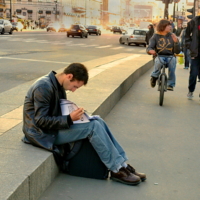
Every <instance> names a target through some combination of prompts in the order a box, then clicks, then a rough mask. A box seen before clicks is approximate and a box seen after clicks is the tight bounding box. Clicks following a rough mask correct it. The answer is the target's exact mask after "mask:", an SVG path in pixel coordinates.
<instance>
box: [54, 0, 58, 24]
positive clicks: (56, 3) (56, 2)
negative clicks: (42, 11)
mask: <svg viewBox="0 0 200 200" xmlns="http://www.w3.org/2000/svg"><path fill="white" fill-rule="evenodd" d="M54 3H55V5H56V11H55V20H56V21H57V5H58V1H57V0H55V1H54Z"/></svg>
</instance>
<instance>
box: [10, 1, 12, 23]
mask: <svg viewBox="0 0 200 200" xmlns="http://www.w3.org/2000/svg"><path fill="white" fill-rule="evenodd" d="M10 22H12V0H10Z"/></svg>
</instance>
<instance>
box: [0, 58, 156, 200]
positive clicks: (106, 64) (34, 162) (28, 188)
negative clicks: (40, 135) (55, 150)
mask: <svg viewBox="0 0 200 200" xmlns="http://www.w3.org/2000/svg"><path fill="white" fill-rule="evenodd" d="M112 59H113V58H112ZM83 64H85V65H86V66H87V67H88V69H89V70H90V71H89V74H90V80H89V84H88V85H87V86H86V87H83V88H81V89H80V90H78V91H77V92H76V93H68V99H70V100H72V101H74V102H76V104H77V105H81V106H83V107H84V108H87V111H88V112H89V113H91V114H99V115H101V116H102V117H103V118H104V117H105V116H106V115H107V114H108V113H109V112H110V111H111V109H112V108H113V107H114V106H115V104H116V103H117V102H118V101H119V99H120V98H121V97H122V96H123V95H124V94H125V93H126V92H127V91H128V90H129V88H130V87H131V86H132V84H133V83H134V82H135V81H136V80H137V79H138V78H139V77H140V76H141V75H142V74H143V73H145V72H146V71H147V70H148V69H149V68H150V67H152V61H151V57H150V56H148V55H140V54H137V55H132V54H120V55H116V56H115V58H114V60H111V59H110V57H108V58H106V57H104V58H102V59H96V60H92V61H88V62H85V63H83ZM94 66H96V67H94ZM92 67H94V68H92ZM61 70H62V69H60V70H59V71H61ZM32 82H34V80H33V81H30V82H28V83H26V84H23V85H20V86H19V87H16V88H13V89H11V90H9V91H6V92H4V93H2V94H0V124H1V128H0V150H1V151H0V156H1V161H0V182H1V183H3V184H1V188H0V199H1V200H6V199H9V200H28V199H31V200H36V199H38V198H39V197H40V196H41V195H42V194H43V192H44V191H45V190H46V189H47V187H48V186H49V185H50V184H51V183H52V182H53V180H54V179H55V177H56V176H57V175H58V169H57V166H56V164H55V162H54V158H53V155H52V154H51V153H50V152H47V151H45V150H43V149H39V148H36V147H33V146H31V145H26V144H24V143H22V142H21V137H22V136H23V133H22V130H21V129H22V105H23V100H24V96H25V94H26V92H27V90H28V88H29V86H30V85H31V84H32Z"/></svg>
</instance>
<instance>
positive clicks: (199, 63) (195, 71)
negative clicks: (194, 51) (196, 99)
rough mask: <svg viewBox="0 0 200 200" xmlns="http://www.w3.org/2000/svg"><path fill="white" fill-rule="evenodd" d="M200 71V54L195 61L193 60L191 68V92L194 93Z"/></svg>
mask: <svg viewBox="0 0 200 200" xmlns="http://www.w3.org/2000/svg"><path fill="white" fill-rule="evenodd" d="M199 70H200V53H199V54H198V56H197V57H195V58H194V59H191V66H190V76H189V86H188V89H189V91H190V92H194V90H195V87H196V82H197V76H198V75H199Z"/></svg>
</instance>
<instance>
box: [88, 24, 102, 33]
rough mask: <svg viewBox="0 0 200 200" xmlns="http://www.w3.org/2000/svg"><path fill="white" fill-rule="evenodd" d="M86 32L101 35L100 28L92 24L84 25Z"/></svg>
mask: <svg viewBox="0 0 200 200" xmlns="http://www.w3.org/2000/svg"><path fill="white" fill-rule="evenodd" d="M86 29H87V31H88V34H89V35H91V34H96V35H101V30H100V28H99V27H98V26H93V25H89V26H87V27H86Z"/></svg>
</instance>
